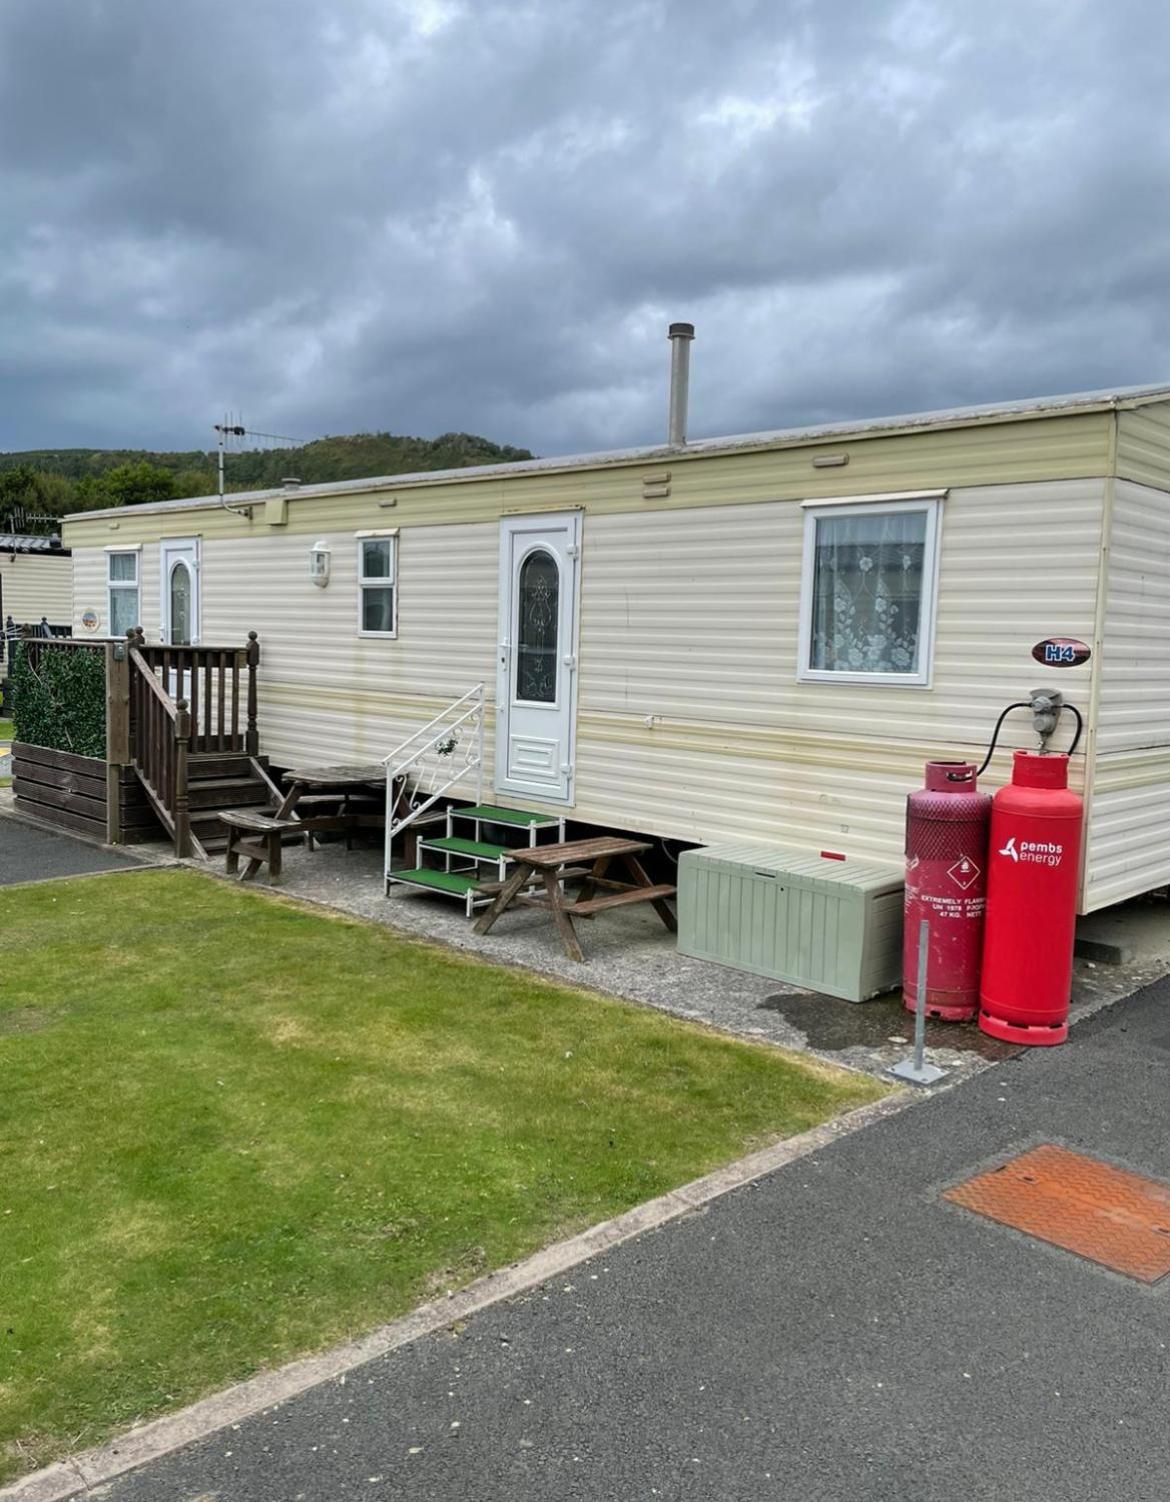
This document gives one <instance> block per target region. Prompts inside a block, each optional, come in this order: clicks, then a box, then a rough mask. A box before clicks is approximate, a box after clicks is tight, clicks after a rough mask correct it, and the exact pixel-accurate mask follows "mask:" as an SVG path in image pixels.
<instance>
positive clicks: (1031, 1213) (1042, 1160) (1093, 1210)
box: [944, 1143, 1170, 1283]
mask: <svg viewBox="0 0 1170 1502" xmlns="http://www.w3.org/2000/svg"><path fill="white" fill-rule="evenodd" d="M944 1198H945V1199H948V1200H950V1201H951V1202H952V1203H953V1204H956V1205H962V1206H963V1207H964V1208H965V1209H967V1210H974V1211H975V1213H976V1214H977V1215H986V1216H987V1217H988V1219H989V1220H997V1221H999V1223H1000V1224H1001V1225H1005V1226H1013V1227H1014V1228H1015V1229H1016V1230H1017V1231H1024V1232H1026V1233H1027V1235H1029V1236H1035V1237H1037V1238H1038V1239H1039V1240H1040V1241H1047V1242H1050V1243H1051V1244H1052V1245H1053V1246H1060V1247H1063V1248H1064V1249H1065V1251H1068V1252H1076V1254H1077V1256H1079V1257H1087V1258H1088V1259H1089V1261H1090V1262H1099V1263H1100V1264H1101V1266H1102V1267H1109V1268H1112V1269H1113V1271H1114V1272H1118V1273H1124V1274H1125V1275H1126V1276H1127V1277H1130V1278H1138V1279H1140V1281H1141V1282H1143V1283H1156V1282H1157V1281H1158V1279H1159V1278H1164V1277H1165V1276H1166V1274H1167V1273H1170V1184H1165V1183H1162V1182H1161V1181H1160V1180H1158V1179H1146V1178H1143V1177H1142V1176H1141V1174H1136V1173H1128V1172H1127V1171H1126V1170H1125V1169H1124V1168H1114V1167H1113V1166H1112V1165H1111V1164H1109V1163H1102V1162H1100V1161H1099V1160H1098V1159H1096V1158H1086V1157H1085V1156H1084V1155H1083V1154H1081V1153H1073V1152H1069V1150H1068V1149H1067V1148H1065V1147H1054V1146H1052V1145H1051V1144H1050V1143H1046V1144H1044V1146H1042V1147H1035V1148H1033V1149H1032V1150H1031V1151H1030V1152H1026V1153H1022V1154H1021V1155H1020V1156H1019V1157H1018V1158H1012V1159H1011V1160H1010V1162H1007V1163H1005V1164H1004V1165H1003V1166H1002V1168H995V1169H992V1171H991V1172H990V1173H983V1174H979V1175H978V1176H977V1177H976V1178H973V1179H968V1180H967V1181H966V1182H965V1183H963V1184H959V1185H958V1186H957V1187H956V1188H954V1189H949V1190H948V1191H947V1192H946V1194H945V1195H944Z"/></svg>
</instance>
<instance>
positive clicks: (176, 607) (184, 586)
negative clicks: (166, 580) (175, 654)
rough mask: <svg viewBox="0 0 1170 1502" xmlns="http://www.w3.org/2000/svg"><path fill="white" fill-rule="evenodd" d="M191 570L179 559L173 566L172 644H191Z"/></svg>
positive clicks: (183, 645)
mask: <svg viewBox="0 0 1170 1502" xmlns="http://www.w3.org/2000/svg"><path fill="white" fill-rule="evenodd" d="M193 593H194V591H193V589H192V584H191V570H190V568H189V567H188V566H187V564H186V563H184V562H183V561H182V559H179V560H178V561H177V562H175V563H174V564H173V565H172V566H171V612H170V615H171V645H172V646H176V647H185V646H190V644H191V599H192V595H193Z"/></svg>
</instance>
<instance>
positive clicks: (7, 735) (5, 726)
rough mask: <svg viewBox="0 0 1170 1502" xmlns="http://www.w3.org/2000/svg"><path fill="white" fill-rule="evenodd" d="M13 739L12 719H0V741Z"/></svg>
mask: <svg viewBox="0 0 1170 1502" xmlns="http://www.w3.org/2000/svg"><path fill="white" fill-rule="evenodd" d="M11 739H12V721H11V720H0V741H10V740H11Z"/></svg>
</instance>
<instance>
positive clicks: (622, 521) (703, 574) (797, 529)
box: [574, 480, 1104, 860]
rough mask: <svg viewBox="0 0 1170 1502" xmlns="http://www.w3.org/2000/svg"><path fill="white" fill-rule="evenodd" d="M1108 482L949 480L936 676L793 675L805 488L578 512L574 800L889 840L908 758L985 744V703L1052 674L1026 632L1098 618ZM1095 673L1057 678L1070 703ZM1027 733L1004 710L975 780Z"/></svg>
mask: <svg viewBox="0 0 1170 1502" xmlns="http://www.w3.org/2000/svg"><path fill="white" fill-rule="evenodd" d="M1103 489H1104V484H1103V481H1101V480H1087V481H1076V482H1066V483H1063V484H1048V485H1015V486H996V487H986V488H984V487H979V488H974V489H963V490H952V491H951V492H950V494H949V496H948V498H947V499H946V500H945V501H944V502H943V503H942V522H941V526H942V537H941V551H940V564H939V612H938V634H937V641H936V648H935V666H934V683H933V687H932V688H929V689H924V688H920V687H910V686H907V687H901V686H892V685H889V684H880V685H866V684H844V683H842V684H836V683H802V682H798V681H797V676H796V666H797V646H798V622H799V616H798V611H799V603H800V552H801V536H802V514H801V508H800V507H799V505H794V504H792V503H788V502H780V503H774V504H772V505H760V506H752V507H733V508H709V509H706V510H701V509H700V510H694V511H689V512H687V513H686V514H685V515H680V514H677V513H676V514H675V515H674V516H673V517H671V518H669V519H667V518H665V517H662V516H651V515H646V514H638V515H629V516H622V517H606V518H593V519H590V520H587V522H586V526H585V533H584V548H583V556H584V581H585V582H584V591H583V599H582V616H581V682H580V720H579V727H578V754H577V790H576V791H577V799H576V808H575V810H574V815H575V817H577V818H588V819H597V820H598V822H611V823H624V824H626V825H627V826H628V827H630V828H637V829H642V830H646V831H647V832H649V833H655V834H666V835H675V836H678V837H685V838H689V839H697V840H705V841H709V840H711V839H714V838H717V837H719V836H720V835H724V834H726V835H731V836H737V835H744V836H756V837H761V838H771V839H777V840H785V841H794V842H796V843H798V844H802V845H804V844H807V845H812V846H815V847H818V848H819V847H821V846H822V845H823V846H825V847H827V848H835V849H844V850H845V851H846V853H849V854H854V853H855V854H858V855H875V856H882V857H885V858H888V859H895V860H896V859H898V858H899V856H900V854H901V851H902V839H903V818H904V799H905V796H906V794H907V793H908V792H910V791H911V790H912V789H913V788H915V787H917V786H919V785H920V782H921V774H922V764H923V762H924V761H925V760H926V759H928V758H929V757H932V756H944V757H956V756H971V757H974V758H976V759H978V760H982V756H983V752H984V750H985V748H986V744H987V741H988V739H989V738H990V735H991V731H992V727H993V725H994V723H995V719H996V716H997V715H998V713H999V711H1000V710H1001V709H1002V708H1003V707H1004V706H1005V705H1006V704H1008V703H1010V702H1012V701H1013V700H1016V699H1020V698H1024V697H1026V696H1027V692H1028V690H1029V689H1031V688H1033V687H1035V686H1036V685H1038V684H1040V683H1043V682H1045V681H1047V680H1048V679H1054V678H1055V675H1054V674H1052V673H1051V672H1049V673H1047V674H1046V673H1045V672H1044V670H1043V669H1041V668H1040V667H1039V665H1038V664H1036V663H1035V662H1034V661H1033V659H1032V657H1031V655H1030V654H1031V648H1032V646H1033V645H1034V644H1035V643H1036V642H1037V641H1039V640H1041V639H1042V638H1043V637H1045V636H1050V635H1075V636H1082V637H1084V636H1091V635H1092V628H1093V612H1094V606H1095V601H1096V589H1097V572H1098V561H1099V556H1100V553H1099V550H1100V528H1101V503H1102V495H1103ZM1091 671H1092V669H1091V668H1090V667H1085V668H1078V669H1073V670H1070V671H1067V672H1065V673H1063V674H1062V675H1061V676H1060V680H1059V682H1060V687H1061V688H1062V689H1063V691H1064V692H1065V693H1066V694H1067V695H1068V696H1069V697H1070V698H1072V699H1074V700H1077V701H1079V702H1080V703H1081V704H1082V705H1084V706H1087V704H1088V701H1089V693H1090V674H1091ZM648 719H649V720H650V722H651V723H650V724H647V720H648ZM1033 744H1034V740H1033V737H1032V735H1031V730H1030V722H1029V720H1028V717H1027V715H1018V716H1015V717H1013V719H1012V720H1009V722H1008V724H1007V725H1006V726H1005V730H1004V732H1003V734H1002V735H1001V738H1000V745H1001V748H1003V749H1002V751H1001V754H1000V755H999V756H997V758H996V761H995V764H994V766H993V769H992V773H991V775H990V776H989V778H988V786H991V787H994V786H995V785H997V783H998V782H999V781H1002V780H1006V778H1007V776H1008V775H1009V774H1010V754H1009V753H1010V748H1012V747H1013V746H1030V745H1033ZM1082 762H1083V758H1082V757H1081V755H1080V754H1078V757H1077V765H1075V766H1074V769H1073V780H1074V782H1075V783H1076V784H1078V785H1080V784H1083V780H1084V772H1083V764H1082Z"/></svg>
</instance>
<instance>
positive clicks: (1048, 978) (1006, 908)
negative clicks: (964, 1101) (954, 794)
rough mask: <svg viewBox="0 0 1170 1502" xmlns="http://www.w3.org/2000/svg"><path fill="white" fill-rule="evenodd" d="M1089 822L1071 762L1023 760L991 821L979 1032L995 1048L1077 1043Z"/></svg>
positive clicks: (1024, 755) (1025, 756) (1025, 754)
mask: <svg viewBox="0 0 1170 1502" xmlns="http://www.w3.org/2000/svg"><path fill="white" fill-rule="evenodd" d="M1083 819H1084V804H1083V803H1082V801H1081V799H1080V798H1079V797H1078V795H1077V794H1076V793H1072V792H1070V791H1069V787H1068V757H1067V756H1062V755H1059V754H1055V753H1054V754H1052V755H1044V754H1043V753H1042V752H1039V751H1017V752H1016V754H1015V762H1014V764H1013V766H1012V780H1011V783H1010V784H1009V785H1008V786H1007V787H1003V788H1000V790H999V792H998V793H996V795H995V801H994V803H993V804H992V812H991V846H990V849H989V852H988V854H989V860H990V867H991V869H990V874H989V880H988V889H987V925H986V929H985V932H984V937H983V981H982V984H981V986H980V989H979V1026H980V1028H981V1029H982V1030H983V1031H984V1032H985V1033H990V1034H991V1036H992V1037H993V1038H1003V1039H1005V1040H1006V1041H1007V1042H1009V1043H1042V1044H1044V1043H1047V1044H1052V1043H1063V1042H1064V1040H1065V1039H1066V1038H1067V1037H1068V1003H1069V995H1070V992H1071V990H1072V958H1073V930H1074V928H1075V926H1076V919H1077V880H1078V873H1079V869H1080V856H1081V825H1082V822H1083Z"/></svg>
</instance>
